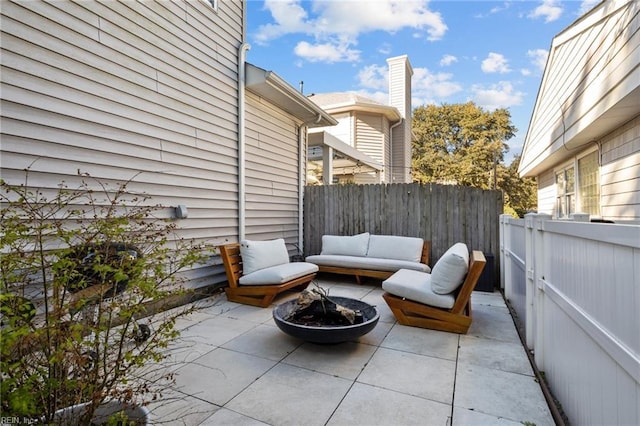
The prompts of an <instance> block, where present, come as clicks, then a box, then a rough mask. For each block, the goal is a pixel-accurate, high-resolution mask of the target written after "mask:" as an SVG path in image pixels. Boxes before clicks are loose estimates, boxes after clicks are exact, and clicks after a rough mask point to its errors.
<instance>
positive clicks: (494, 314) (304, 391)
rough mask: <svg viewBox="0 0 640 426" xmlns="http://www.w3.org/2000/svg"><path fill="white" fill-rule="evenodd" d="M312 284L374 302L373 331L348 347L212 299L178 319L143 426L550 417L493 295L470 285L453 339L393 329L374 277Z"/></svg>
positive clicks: (267, 312) (543, 421)
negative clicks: (162, 387) (469, 319)
mask: <svg viewBox="0 0 640 426" xmlns="http://www.w3.org/2000/svg"><path fill="white" fill-rule="evenodd" d="M317 282H318V284H319V285H321V286H322V287H324V288H328V289H330V295H334V296H346V297H354V298H358V299H362V300H364V301H366V302H368V303H370V304H373V305H376V306H377V308H378V312H379V313H380V321H379V322H378V325H377V326H376V328H375V329H374V330H373V331H372V332H371V333H369V334H367V335H365V336H363V337H361V338H360V339H358V340H357V341H353V342H346V343H341V344H337V345H316V344H312V343H306V342H303V341H300V340H297V339H294V338H292V337H289V336H287V335H286V334H284V333H282V332H281V331H280V330H279V329H278V328H277V327H276V325H275V324H274V322H273V319H272V317H271V309H262V308H256V307H251V306H245V305H239V304H236V303H231V302H228V301H227V300H226V298H225V297H224V295H222V296H221V297H220V300H219V301H218V302H217V303H215V304H214V305H213V306H210V307H208V308H205V309H202V310H200V311H198V312H197V313H195V314H193V315H191V316H189V317H188V318H185V319H184V320H181V321H180V322H179V324H178V327H179V328H180V329H181V330H182V337H181V338H180V339H179V340H178V341H176V342H175V344H174V345H172V346H171V347H170V348H168V354H169V355H170V357H169V359H167V360H166V361H167V365H169V366H170V368H172V369H173V370H174V371H175V373H176V377H175V379H176V383H175V385H173V386H171V387H170V388H169V389H167V391H165V392H163V396H162V399H161V400H160V401H156V402H154V403H153V404H151V406H150V407H149V409H150V410H151V416H152V421H153V424H185V425H305V426H313V425H367V426H372V425H394V426H396V425H397V426H401V425H443V426H444V425H485V424H487V425H489V424H491V425H492V424H500V425H509V424H513V425H517V424H522V423H525V424H535V425H538V426H542V425H553V424H554V421H553V418H552V416H551V413H550V410H549V407H548V405H547V403H546V402H545V399H544V397H543V394H542V391H541V389H540V386H539V384H538V382H537V380H536V378H535V376H534V374H533V371H532V369H531V366H530V364H529V361H528V358H527V356H526V353H525V351H524V348H523V346H522V344H521V343H520V340H519V338H518V335H517V332H516V329H515V326H514V324H513V321H512V319H511V316H510V314H509V310H508V308H507V307H506V305H505V303H504V300H503V299H502V296H501V294H500V293H498V292H495V293H482V292H474V294H473V297H472V302H473V308H474V321H473V324H472V326H471V329H470V331H469V333H468V334H467V335H462V336H460V335H457V334H451V333H444V332H439V331H433V330H424V329H419V328H413V327H405V326H401V325H399V324H397V323H396V322H395V319H394V317H393V315H392V314H391V311H390V310H389V309H388V307H387V305H386V304H385V302H384V300H383V299H382V289H381V288H380V282H379V281H376V280H372V281H370V282H368V283H367V284H365V285H357V284H355V283H354V281H353V280H352V279H350V278H349V277H338V278H335V277H331V276H322V277H320V279H318V280H317ZM291 297H294V294H287V295H284V296H282V297H280V298H278V299H277V303H281V302H282V301H284V300H287V299H288V298H291ZM163 364H164V363H163Z"/></svg>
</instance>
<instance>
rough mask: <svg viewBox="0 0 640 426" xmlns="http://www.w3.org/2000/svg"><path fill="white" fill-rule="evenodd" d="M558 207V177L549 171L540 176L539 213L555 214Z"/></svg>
mask: <svg viewBox="0 0 640 426" xmlns="http://www.w3.org/2000/svg"><path fill="white" fill-rule="evenodd" d="M555 205H556V175H555V173H554V172H553V170H549V171H547V172H545V173H543V174H541V175H540V176H538V213H545V214H551V215H552V214H554V213H555Z"/></svg>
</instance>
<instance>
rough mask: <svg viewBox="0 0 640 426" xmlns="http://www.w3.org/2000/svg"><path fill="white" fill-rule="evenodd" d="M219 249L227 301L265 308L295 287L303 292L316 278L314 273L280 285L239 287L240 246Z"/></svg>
mask: <svg viewBox="0 0 640 426" xmlns="http://www.w3.org/2000/svg"><path fill="white" fill-rule="evenodd" d="M219 248H220V256H221V257H222V262H223V263H224V270H225V272H226V273H227V280H228V281H229V286H228V287H225V289H224V291H225V293H226V294H227V300H229V301H231V302H237V303H242V304H245V305H252V306H259V307H261V308H266V307H268V306H269V305H270V304H271V302H273V299H274V298H275V297H276V296H277V295H278V294H280V293H282V292H284V291H287V290H289V289H292V288H295V287H300V290H303V289H305V288H306V287H307V286H308V285H309V283H310V282H311V281H312V280H313V279H314V278H315V277H316V273H315V272H314V273H312V274H307V275H303V276H302V277H298V278H295V279H293V280H290V281H287V282H285V283H282V284H273V285H270V284H269V285H266V284H265V285H240V284H239V280H240V277H242V257H241V256H240V244H239V243H232V244H225V245H222V246H220V247H219Z"/></svg>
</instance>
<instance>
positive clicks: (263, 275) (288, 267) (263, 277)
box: [238, 262, 318, 285]
mask: <svg viewBox="0 0 640 426" xmlns="http://www.w3.org/2000/svg"><path fill="white" fill-rule="evenodd" d="M314 272H318V267H317V266H316V265H314V264H312V263H306V262H292V263H283V264H281V265H276V266H271V267H269V268H264V269H260V270H258V271H256V272H252V273H251V274H249V275H243V276H241V277H240V279H239V280H238V283H239V284H240V285H273V284H282V283H286V282H287V281H291V280H293V279H296V278H299V277H302V276H304V275H309V274H313V273H314Z"/></svg>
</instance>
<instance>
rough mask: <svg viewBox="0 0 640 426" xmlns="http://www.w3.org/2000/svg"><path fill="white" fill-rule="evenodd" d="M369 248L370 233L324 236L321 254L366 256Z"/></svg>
mask: <svg viewBox="0 0 640 426" xmlns="http://www.w3.org/2000/svg"><path fill="white" fill-rule="evenodd" d="M368 248H369V233H368V232H365V233H363V234H358V235H351V236H342V235H323V236H322V251H321V252H320V254H339V255H344V256H366V255H367V249H368Z"/></svg>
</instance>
